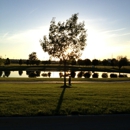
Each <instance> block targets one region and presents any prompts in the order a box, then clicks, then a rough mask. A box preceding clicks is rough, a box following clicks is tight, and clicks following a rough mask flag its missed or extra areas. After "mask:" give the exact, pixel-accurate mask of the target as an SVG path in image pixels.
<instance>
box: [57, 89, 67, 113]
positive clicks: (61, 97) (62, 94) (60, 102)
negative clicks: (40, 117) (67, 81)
mask: <svg viewBox="0 0 130 130" xmlns="http://www.w3.org/2000/svg"><path fill="white" fill-rule="evenodd" d="M65 90H66V87H63V90H62V92H61V95H60V97H59V101H58V104H57V107H56V110H55V114H56V115H59V114H60V109H61V106H62V102H63V97H64V93H65Z"/></svg>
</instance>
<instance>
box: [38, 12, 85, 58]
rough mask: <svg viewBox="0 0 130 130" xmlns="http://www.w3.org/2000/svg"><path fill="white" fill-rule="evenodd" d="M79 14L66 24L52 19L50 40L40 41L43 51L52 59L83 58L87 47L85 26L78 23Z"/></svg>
mask: <svg viewBox="0 0 130 130" xmlns="http://www.w3.org/2000/svg"><path fill="white" fill-rule="evenodd" d="M77 21H78V14H74V15H72V17H71V18H70V19H68V20H66V22H63V23H61V22H58V23H57V24H56V22H55V20H54V19H52V21H51V23H50V29H49V38H47V37H46V36H44V37H43V40H40V43H41V46H42V49H43V50H44V51H45V52H48V54H49V55H50V56H52V57H55V58H59V59H62V60H70V59H71V58H72V57H73V58H74V59H77V58H79V57H80V56H81V54H82V51H83V50H84V48H85V46H86V30H85V24H84V22H82V23H77Z"/></svg>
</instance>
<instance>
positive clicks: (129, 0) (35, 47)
mask: <svg viewBox="0 0 130 130" xmlns="http://www.w3.org/2000/svg"><path fill="white" fill-rule="evenodd" d="M129 5H130V0H0V56H1V57H2V58H10V59H28V58H29V54H31V53H32V52H36V53H37V57H38V58H39V59H40V60H48V59H49V56H48V54H47V53H45V52H44V51H43V50H42V47H41V45H40V42H39V40H40V39H43V36H44V35H46V36H48V34H49V26H50V21H51V20H52V18H53V17H55V21H56V23H58V22H59V21H61V22H65V21H66V20H67V19H69V18H70V17H71V16H72V15H73V14H75V13H79V15H78V18H79V19H78V22H82V21H84V22H85V28H86V30H87V46H86V48H85V50H84V51H83V54H82V56H81V58H82V59H86V58H89V59H91V60H92V59H95V58H96V59H100V60H102V59H108V58H117V56H127V58H128V59H130V53H129V52H130V8H129Z"/></svg>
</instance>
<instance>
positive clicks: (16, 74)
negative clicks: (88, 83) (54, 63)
mask: <svg viewBox="0 0 130 130" xmlns="http://www.w3.org/2000/svg"><path fill="white" fill-rule="evenodd" d="M66 75H67V76H69V75H71V77H72V78H117V77H130V74H127V73H122V74H120V75H119V73H112V72H111V73H107V72H94V73H92V72H91V71H85V72H83V71H76V72H75V71H71V72H67V73H66ZM0 77H17V78H20V77H24V78H27V77H36V78H47V77H50V78H63V77H64V72H54V71H53V72H50V71H49V72H47V71H0Z"/></svg>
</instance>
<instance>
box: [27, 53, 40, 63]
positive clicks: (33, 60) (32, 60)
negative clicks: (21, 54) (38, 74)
mask: <svg viewBox="0 0 130 130" xmlns="http://www.w3.org/2000/svg"><path fill="white" fill-rule="evenodd" d="M29 62H30V64H32V65H33V64H36V65H39V64H40V62H39V60H38V58H37V54H36V52H32V53H31V54H29Z"/></svg>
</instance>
